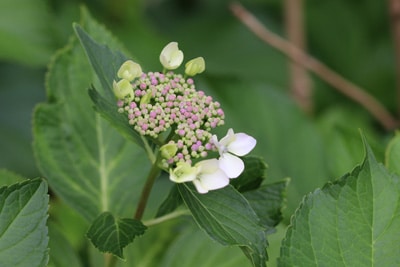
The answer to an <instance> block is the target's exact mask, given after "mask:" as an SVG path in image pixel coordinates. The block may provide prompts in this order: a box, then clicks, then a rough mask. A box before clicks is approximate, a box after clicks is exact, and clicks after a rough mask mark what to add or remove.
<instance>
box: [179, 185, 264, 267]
mask: <svg viewBox="0 0 400 267" xmlns="http://www.w3.org/2000/svg"><path fill="white" fill-rule="evenodd" d="M178 189H179V193H180V194H181V196H182V198H183V201H184V202H185V204H186V206H187V207H188V208H189V209H190V211H191V212H192V214H193V217H194V219H195V220H196V222H197V223H198V224H199V226H200V227H201V228H202V229H203V230H204V231H205V232H206V233H207V234H208V235H209V236H210V237H211V238H212V239H214V240H216V241H218V242H219V243H220V244H222V245H230V246H232V245H237V246H241V247H243V248H244V250H245V251H246V253H245V254H246V256H248V257H249V259H250V260H251V262H252V263H253V265H254V266H256V267H263V266H266V263H265V262H266V260H267V255H266V246H267V241H266V238H265V233H264V228H263V227H262V226H261V225H260V222H259V219H258V217H257V215H256V214H255V212H254V211H253V209H252V208H251V206H250V205H249V203H248V202H247V201H246V199H245V198H244V197H243V196H242V195H241V194H240V193H239V192H237V191H236V190H235V189H234V188H233V187H232V186H230V185H229V186H227V187H225V188H222V189H219V190H215V191H211V192H209V193H207V194H199V193H197V192H196V191H195V189H193V187H192V186H189V185H187V184H178Z"/></svg>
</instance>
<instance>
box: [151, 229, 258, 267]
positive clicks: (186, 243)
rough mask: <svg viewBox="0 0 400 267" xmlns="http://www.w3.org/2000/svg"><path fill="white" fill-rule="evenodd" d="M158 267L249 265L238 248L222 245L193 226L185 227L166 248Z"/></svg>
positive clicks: (245, 266)
mask: <svg viewBox="0 0 400 267" xmlns="http://www.w3.org/2000/svg"><path fill="white" fill-rule="evenodd" d="M157 266H160V267H186V266H193V267H194V266H195V267H217V266H218V267H250V266H251V263H250V262H249V261H248V259H247V258H246V257H245V256H244V255H243V254H242V253H239V250H238V248H229V247H223V246H221V245H219V244H218V243H215V242H213V241H212V240H210V239H209V238H207V236H205V235H204V233H202V231H201V230H200V229H195V228H194V227H188V228H186V229H185V230H184V231H183V232H182V233H180V234H179V235H178V237H177V238H176V240H174V242H173V243H172V244H171V245H170V246H169V247H168V248H167V250H166V253H165V255H164V256H163V257H162V261H161V264H159V265H157Z"/></svg>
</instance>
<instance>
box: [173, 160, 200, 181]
mask: <svg viewBox="0 0 400 267" xmlns="http://www.w3.org/2000/svg"><path fill="white" fill-rule="evenodd" d="M169 174H170V175H169V179H170V180H171V181H173V182H175V183H184V182H190V181H193V180H194V179H196V174H197V168H195V167H192V166H191V165H190V164H189V163H188V162H178V163H177V164H176V168H175V169H173V170H172V169H170V170H169Z"/></svg>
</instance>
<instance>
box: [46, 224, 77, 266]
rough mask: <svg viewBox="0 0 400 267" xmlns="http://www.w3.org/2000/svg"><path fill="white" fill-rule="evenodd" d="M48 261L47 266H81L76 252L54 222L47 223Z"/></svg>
mask: <svg viewBox="0 0 400 267" xmlns="http://www.w3.org/2000/svg"><path fill="white" fill-rule="evenodd" d="M49 237H50V240H49V248H50V261H49V264H48V267H70V266H74V267H82V266H83V265H82V263H81V262H80V260H79V257H78V253H76V252H75V251H74V249H73V247H72V245H71V244H70V243H69V241H68V240H67V238H66V234H65V233H64V232H61V231H60V230H59V229H58V228H57V226H56V225H55V224H54V223H49Z"/></svg>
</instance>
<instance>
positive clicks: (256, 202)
mask: <svg viewBox="0 0 400 267" xmlns="http://www.w3.org/2000/svg"><path fill="white" fill-rule="evenodd" d="M288 184H289V179H286V180H284V181H281V182H276V183H273V184H268V185H264V186H262V187H260V188H258V189H256V190H252V191H247V192H245V193H243V196H244V197H245V198H246V199H247V200H248V201H249V203H250V205H251V207H252V208H253V210H254V211H255V212H256V214H257V215H258V217H259V218H260V221H261V224H262V225H263V226H264V227H265V228H266V229H268V230H269V229H271V228H274V227H275V226H276V225H278V223H279V222H280V221H282V219H283V215H282V209H283V207H284V205H285V203H286V189H287V186H288Z"/></svg>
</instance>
